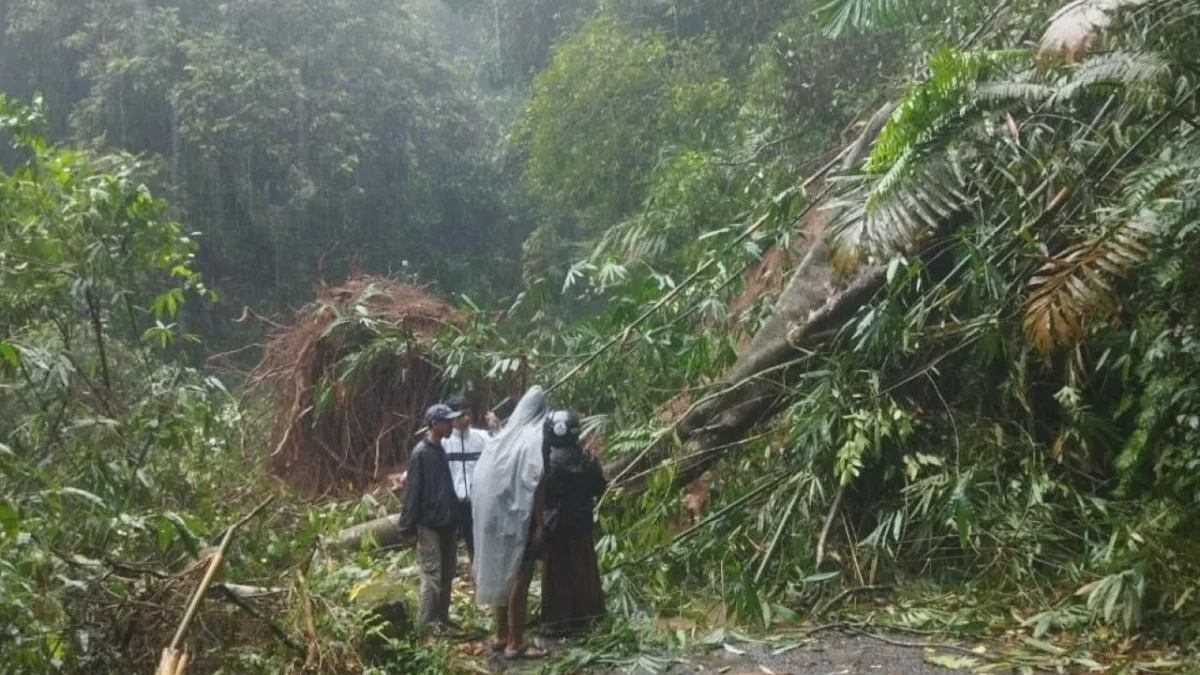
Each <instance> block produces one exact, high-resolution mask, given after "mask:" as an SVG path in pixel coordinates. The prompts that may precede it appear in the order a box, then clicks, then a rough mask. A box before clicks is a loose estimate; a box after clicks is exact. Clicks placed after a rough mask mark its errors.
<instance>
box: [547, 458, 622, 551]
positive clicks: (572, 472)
mask: <svg viewBox="0 0 1200 675" xmlns="http://www.w3.org/2000/svg"><path fill="white" fill-rule="evenodd" d="M542 453H543V455H542V457H543V459H544V460H545V466H546V477H545V479H544V482H543V483H542V485H543V488H544V489H545V491H546V516H545V523H546V533H545V537H546V539H548V540H554V539H574V538H578V537H590V536H591V535H592V509H593V508H594V507H595V504H596V499H598V498H599V497H600V495H602V494H604V490H605V489H606V488H607V487H608V481H607V480H605V478H604V469H602V468H601V467H600V463H599V462H597V461H596V460H595V458H593V457H592V456H591V455H588V454H587V453H585V452H584V451H583V448H581V447H579V445H578V444H577V443H572V444H569V445H566V446H563V447H551V446H550V445H549V444H547V445H546V447H545V448H543V450H542Z"/></svg>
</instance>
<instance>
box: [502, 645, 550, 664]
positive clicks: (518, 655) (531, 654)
mask: <svg viewBox="0 0 1200 675" xmlns="http://www.w3.org/2000/svg"><path fill="white" fill-rule="evenodd" d="M549 653H550V652H548V651H546V650H544V649H538V648H537V647H531V646H529V645H525V646H523V647H521V648H520V649H518V650H517V651H515V652H510V651H508V650H507V649H505V650H504V658H505V659H508V660H509V661H516V660H517V659H540V658H543V657H545V656H547V655H548V654H549Z"/></svg>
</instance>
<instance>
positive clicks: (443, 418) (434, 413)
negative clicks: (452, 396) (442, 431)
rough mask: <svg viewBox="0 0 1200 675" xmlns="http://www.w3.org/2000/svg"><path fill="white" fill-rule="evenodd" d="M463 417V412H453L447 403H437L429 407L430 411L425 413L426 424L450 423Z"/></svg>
mask: <svg viewBox="0 0 1200 675" xmlns="http://www.w3.org/2000/svg"><path fill="white" fill-rule="evenodd" d="M459 417H462V411H458V410H452V409H451V408H450V406H448V405H446V404H445V403H435V404H433V405H431V406H429V410H426V411H425V423H426V424H433V423H434V422H449V421H450V420H453V419H457V418H459Z"/></svg>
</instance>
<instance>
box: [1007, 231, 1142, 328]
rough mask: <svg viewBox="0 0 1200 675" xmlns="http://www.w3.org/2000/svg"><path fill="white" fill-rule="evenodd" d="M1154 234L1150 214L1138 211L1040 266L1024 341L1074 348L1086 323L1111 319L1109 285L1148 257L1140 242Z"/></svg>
mask: <svg viewBox="0 0 1200 675" xmlns="http://www.w3.org/2000/svg"><path fill="white" fill-rule="evenodd" d="M1156 231H1157V227H1156V221H1155V218H1154V215H1153V214H1152V213H1150V212H1143V214H1141V215H1140V216H1139V217H1138V218H1132V219H1129V220H1125V221H1122V222H1121V223H1119V224H1117V225H1116V226H1115V227H1114V228H1113V229H1112V230H1111V231H1110V232H1109V233H1108V234H1107V235H1106V236H1102V237H1096V238H1092V239H1088V240H1086V241H1083V242H1080V243H1078V244H1073V245H1071V246H1068V247H1067V248H1066V249H1064V250H1063V251H1062V252H1060V253H1059V254H1058V255H1057V256H1055V257H1053V258H1051V259H1050V260H1048V261H1046V263H1045V264H1044V265H1042V267H1041V268H1040V269H1039V270H1038V272H1037V273H1036V274H1035V275H1034V276H1033V278H1032V279H1030V280H1029V297H1028V300H1027V302H1026V307H1025V320H1024V329H1025V336H1026V338H1027V339H1028V340H1029V341H1030V342H1032V343H1033V344H1034V346H1035V347H1037V348H1038V349H1039V350H1041V351H1042V352H1050V351H1052V350H1053V349H1054V348H1055V347H1058V346H1072V345H1075V344H1077V343H1078V342H1079V341H1080V340H1082V339H1083V337H1084V336H1085V334H1086V331H1087V327H1088V325H1089V323H1090V322H1091V321H1093V320H1096V319H1108V318H1111V317H1112V316H1113V315H1115V314H1116V312H1117V309H1118V306H1119V301H1118V299H1117V296H1116V293H1115V291H1114V289H1113V287H1112V283H1113V282H1114V281H1115V280H1116V279H1118V278H1121V277H1124V276H1125V275H1126V274H1127V273H1128V271H1129V269H1130V268H1132V267H1134V266H1135V265H1137V264H1139V263H1141V262H1143V261H1144V260H1145V259H1146V258H1147V257H1148V255H1149V250H1148V249H1147V247H1146V241H1147V240H1148V239H1149V238H1150V237H1151V236H1152V235H1153V234H1154V233H1155V232H1156Z"/></svg>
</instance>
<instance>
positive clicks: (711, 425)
mask: <svg viewBox="0 0 1200 675" xmlns="http://www.w3.org/2000/svg"><path fill="white" fill-rule="evenodd" d="M892 108H893V106H892V104H890V103H889V104H887V105H885V106H883V107H882V108H880V109H879V110H878V111H877V112H876V113H875V114H874V115H873V116H872V117H871V119H870V120H869V121H868V122H867V124H866V126H865V128H864V129H863V131H862V133H861V134H860V135H859V136H858V138H857V139H856V140H855V141H854V142H853V143H852V144H851V145H850V146H849V147H847V148H846V149H845V150H844V151H843V152H842V153H841V155H840V157H841V161H840V169H841V170H842V171H849V170H851V169H852V168H853V167H855V166H856V165H857V164H858V163H859V162H860V161H861V160H862V158H863V157H864V156H865V155H866V153H867V151H868V150H869V148H870V146H871V143H872V142H873V141H874V139H875V137H876V136H877V135H878V134H879V132H880V130H881V129H882V128H883V125H884V123H885V122H887V119H888V116H889V115H890V114H891V111H892ZM829 192H830V190H829V189H825V190H822V192H821V195H820V196H818V197H817V198H816V199H814V201H813V202H812V203H810V204H809V206H808V208H807V209H806V210H805V212H804V214H803V215H802V216H801V218H802V219H803V220H802V223H801V230H802V232H803V234H804V236H805V238H806V240H807V242H808V251H807V253H805V255H804V257H803V258H802V259H801V261H800V263H799V265H797V266H796V269H795V270H794V271H793V273H792V277H791V280H790V281H789V282H788V284H787V286H786V287H784V289H783V292H782V293H780V295H779V298H778V299H777V300H776V302H775V305H774V309H773V311H772V312H771V316H770V318H769V319H768V320H767V321H766V323H764V324H763V326H762V328H761V329H760V330H759V331H758V332H757V333H756V334H755V336H754V338H753V339H752V340H751V341H750V343H749V344H748V345H747V346H746V348H745V349H744V350H743V351H742V353H741V354H740V355H739V357H738V360H737V361H736V362H735V363H734V364H733V366H732V367H730V369H729V370H728V372H726V373H725V375H724V376H723V377H722V378H721V380H720V381H719V382H717V383H716V384H715V385H714V387H713V393H710V394H709V395H707V396H705V397H704V398H702V399H700V400H699V401H697V402H696V403H695V404H693V405H692V406H691V407H690V408H689V409H688V411H687V412H686V413H685V414H684V415H683V416H682V417H681V418H680V419H679V420H678V421H677V422H676V423H675V425H674V426H673V428H672V429H671V432H672V433H670V434H666V435H663V436H662V437H660V438H659V439H658V441H657V442H656V443H654V444H653V445H652V446H651V447H649V448H647V450H646V451H645V452H643V453H640V454H638V455H634V456H630V457H623V458H621V459H618V460H615V461H613V462H611V463H610V464H609V465H608V466H607V467H605V468H606V472H607V473H608V474H609V476H610V477H611V478H612V479H613V483H614V485H616V486H624V487H627V488H630V489H637V486H639V485H640V484H641V481H639V480H637V479H636V478H637V477H638V476H641V475H644V473H645V471H647V470H649V469H650V468H652V467H654V466H657V465H659V464H661V463H662V462H664V461H666V460H669V459H670V458H671V456H672V449H673V448H674V447H678V446H679V445H680V444H682V453H681V455H682V457H683V459H680V460H679V461H678V463H677V466H676V474H675V482H676V484H678V485H680V486H683V485H688V484H690V483H691V482H692V481H694V480H695V479H697V478H699V477H700V476H701V475H702V474H703V473H704V472H705V471H706V470H707V469H708V468H709V467H710V466H712V465H713V464H714V463H715V462H717V461H718V460H720V459H721V458H722V457H724V456H725V455H726V454H727V453H728V452H729V451H731V450H734V449H736V448H737V447H739V445H740V443H739V441H740V440H741V439H742V438H744V437H745V435H746V433H747V432H748V431H749V430H750V429H752V428H753V427H755V426H756V425H759V424H762V423H763V422H764V421H765V420H767V419H769V418H770V417H771V416H772V415H774V414H775V413H776V412H778V410H779V403H780V401H781V400H782V398H783V394H784V393H785V392H786V391H787V389H788V387H789V386H790V385H791V384H793V383H794V382H795V381H796V379H797V376H798V375H799V374H800V373H802V372H803V369H804V365H803V363H802V360H801V359H799V358H798V357H801V356H803V354H804V353H805V351H806V350H809V349H812V348H813V347H816V346H818V345H820V344H821V343H822V342H823V341H825V340H828V339H829V338H830V337H831V336H832V335H834V334H836V333H837V331H838V330H839V329H840V328H841V327H842V326H843V325H844V324H845V322H846V321H847V320H849V319H850V318H851V317H852V316H854V314H855V312H857V311H858V309H859V308H861V307H862V306H863V305H865V304H866V303H867V302H868V301H869V300H870V299H871V298H872V297H873V296H874V295H875V293H876V291H878V290H879V289H880V288H881V287H882V286H883V284H884V280H885V276H886V265H881V264H869V263H864V264H862V265H860V266H859V267H858V268H857V269H856V270H854V271H853V272H852V273H849V274H844V273H839V271H838V270H837V268H836V266H835V259H834V255H833V246H832V243H831V242H830V240H829V237H828V236H826V231H825V228H826V225H827V224H828V223H829V222H830V221H831V220H832V218H833V217H834V216H835V215H836V214H834V213H833V212H832V210H828V209H824V208H822V207H825V206H828V204H827V203H826V195H827V194H828V193H829ZM631 478H632V479H631Z"/></svg>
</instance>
